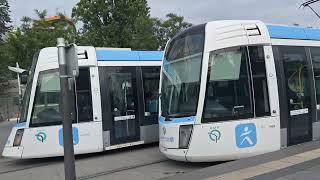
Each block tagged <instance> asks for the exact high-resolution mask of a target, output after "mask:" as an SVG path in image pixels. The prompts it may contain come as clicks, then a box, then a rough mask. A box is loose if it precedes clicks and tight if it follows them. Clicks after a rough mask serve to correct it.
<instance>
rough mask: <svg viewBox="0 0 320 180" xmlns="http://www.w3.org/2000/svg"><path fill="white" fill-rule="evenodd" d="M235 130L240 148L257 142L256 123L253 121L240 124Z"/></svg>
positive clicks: (251, 145)
mask: <svg viewBox="0 0 320 180" xmlns="http://www.w3.org/2000/svg"><path fill="white" fill-rule="evenodd" d="M235 131H236V132H235V133H236V143H237V147H238V148H248V147H253V146H255V145H256V144H257V131H256V125H254V124H253V123H247V124H239V125H237V126H236V129H235Z"/></svg>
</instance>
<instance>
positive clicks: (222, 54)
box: [203, 47, 253, 121]
mask: <svg viewBox="0 0 320 180" xmlns="http://www.w3.org/2000/svg"><path fill="white" fill-rule="evenodd" d="M248 62H249V61H248V55H247V49H246V47H236V48H228V49H224V50H219V51H213V52H211V53H210V59H209V68H208V82H207V91H206V98H205V106H204V113H203V118H204V121H220V120H232V119H241V118H249V117H253V102H252V92H251V87H250V86H251V85H250V73H249V72H250V71H249V68H248V67H249V64H248Z"/></svg>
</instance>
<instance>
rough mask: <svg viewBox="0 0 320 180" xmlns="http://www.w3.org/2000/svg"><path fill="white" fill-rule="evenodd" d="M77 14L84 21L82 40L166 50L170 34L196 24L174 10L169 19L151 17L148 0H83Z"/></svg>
mask: <svg viewBox="0 0 320 180" xmlns="http://www.w3.org/2000/svg"><path fill="white" fill-rule="evenodd" d="M73 17H74V18H75V19H76V20H78V21H80V22H81V24H82V25H83V26H82V28H81V29H80V30H79V36H78V37H79V39H78V40H79V42H80V43H81V44H85V45H92V46H99V47H131V48H133V49H149V50H155V49H161V50H163V49H164V47H165V45H166V42H167V41H168V40H169V39H170V38H172V37H173V36H174V35H176V34H177V33H179V32H180V31H182V30H184V29H186V28H188V27H190V26H191V25H192V24H190V23H188V22H185V21H184V17H182V16H178V15H175V14H172V13H170V14H167V15H166V20H161V19H158V18H151V17H150V8H149V7H148V4H147V1H146V0H117V1H114V0H80V2H79V3H78V4H77V5H76V7H75V8H74V9H73Z"/></svg>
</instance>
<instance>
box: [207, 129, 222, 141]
mask: <svg viewBox="0 0 320 180" xmlns="http://www.w3.org/2000/svg"><path fill="white" fill-rule="evenodd" d="M209 138H210V139H211V141H213V142H215V143H217V142H218V141H219V140H220V138H221V132H220V131H219V130H218V129H212V130H211V131H210V132H209Z"/></svg>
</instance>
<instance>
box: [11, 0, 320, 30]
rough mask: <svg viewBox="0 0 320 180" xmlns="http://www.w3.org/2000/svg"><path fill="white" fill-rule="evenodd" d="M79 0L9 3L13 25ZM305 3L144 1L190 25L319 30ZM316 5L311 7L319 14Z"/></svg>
mask: <svg viewBox="0 0 320 180" xmlns="http://www.w3.org/2000/svg"><path fill="white" fill-rule="evenodd" d="M78 1H79V0H54V1H52V0H24V1H23V0H9V5H10V6H11V11H12V13H11V18H12V20H13V25H15V26H16V25H19V24H20V19H21V17H22V16H31V17H34V16H35V14H34V9H40V10H42V9H48V11H49V15H54V14H55V13H56V12H57V11H58V12H65V13H66V14H67V15H70V14H71V10H72V7H73V6H74V5H75V4H76V3H77V2H78ZM304 1H305V0H282V1H280V0H198V1H195V0H148V2H149V6H150V8H151V15H152V16H153V17H164V16H165V15H166V14H168V13H170V12H172V13H176V14H178V15H182V16H184V17H185V19H186V20H187V21H189V22H192V23H194V24H199V23H204V22H207V21H212V20H224V19H259V20H262V21H264V22H267V23H276V24H288V25H292V24H293V23H298V24H300V25H302V26H317V27H319V23H320V19H318V18H317V17H316V16H315V15H314V14H313V13H312V11H311V10H310V9H308V8H306V9H303V8H299V6H300V4H301V3H303V2H304ZM318 6H320V3H318V4H314V5H313V7H315V10H317V11H318V12H320V8H316V7H318Z"/></svg>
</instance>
